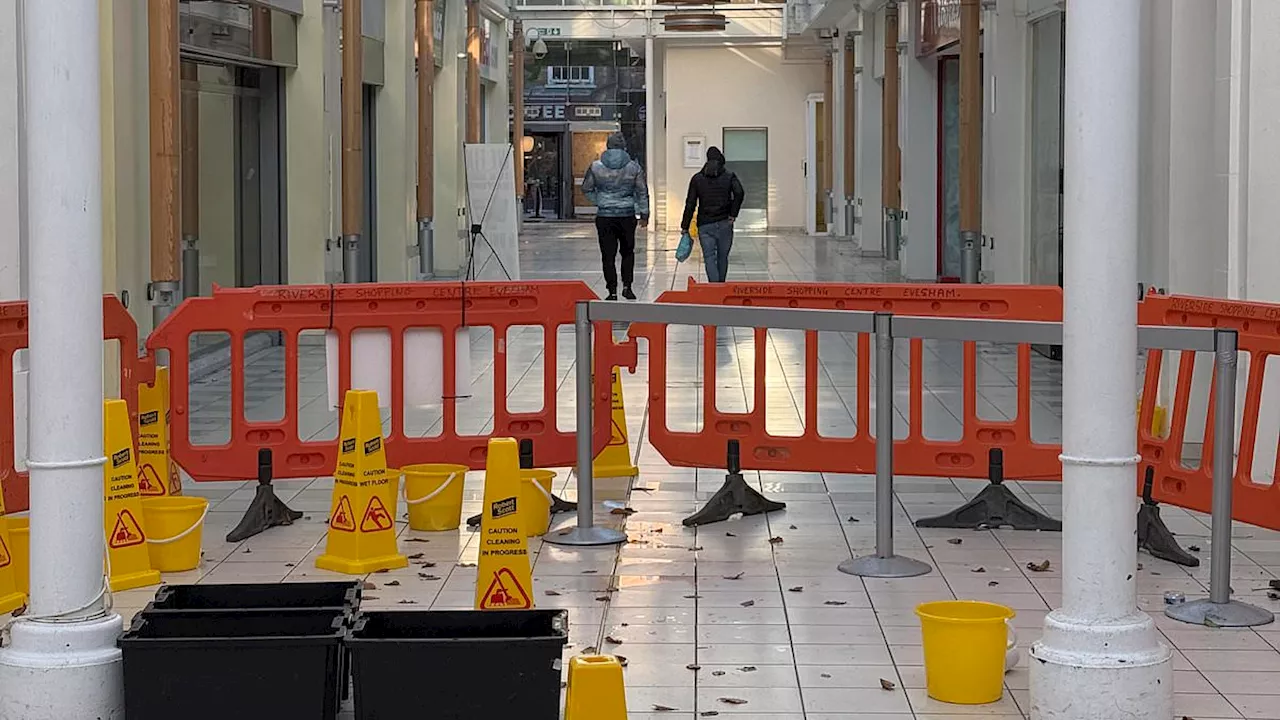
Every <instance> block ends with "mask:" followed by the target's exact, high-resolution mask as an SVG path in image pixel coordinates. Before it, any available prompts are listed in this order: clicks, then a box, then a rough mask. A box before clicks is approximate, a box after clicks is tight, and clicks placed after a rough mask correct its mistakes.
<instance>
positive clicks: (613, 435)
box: [591, 367, 640, 478]
mask: <svg viewBox="0 0 1280 720" xmlns="http://www.w3.org/2000/svg"><path fill="white" fill-rule="evenodd" d="M610 398H611V402H610V406H611V407H610V414H609V421H610V422H609V444H608V445H605V446H604V449H603V450H601V451H600V454H599V455H597V456H596V459H595V461H594V462H592V463H591V474H592V476H593V477H598V478H623V477H635V476H637V475H639V474H640V469H639V468H637V467H636V466H635V465H633V464H632V463H631V444H630V442H629V441H628V439H627V409H626V407H625V406H624V405H623V402H622V378H621V377H620V373H619V372H618V368H616V367H615V368H613V392H612V393H611V394H610Z"/></svg>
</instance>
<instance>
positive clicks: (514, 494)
mask: <svg viewBox="0 0 1280 720" xmlns="http://www.w3.org/2000/svg"><path fill="white" fill-rule="evenodd" d="M520 498H521V488H520V449H519V447H518V446H517V445H516V441H515V440H513V439H511V438H494V439H492V440H490V441H489V453H488V458H487V461H486V463H485V473H484V512H482V513H481V515H480V562H479V567H478V568H477V572H476V609H477V610H531V609H533V574H532V572H531V565H530V563H529V546H528V543H527V541H526V540H525V526H524V522H523V520H522V519H521V512H523V511H524V507H523V502H522V501H521V500H520Z"/></svg>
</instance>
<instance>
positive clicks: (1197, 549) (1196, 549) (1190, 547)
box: [1187, 545, 1200, 552]
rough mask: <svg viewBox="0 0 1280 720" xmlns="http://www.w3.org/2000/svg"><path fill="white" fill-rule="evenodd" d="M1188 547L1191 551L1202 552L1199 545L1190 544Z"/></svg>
mask: <svg viewBox="0 0 1280 720" xmlns="http://www.w3.org/2000/svg"><path fill="white" fill-rule="evenodd" d="M1187 549H1188V550H1190V551H1191V552H1200V546H1199V545H1188V546H1187Z"/></svg>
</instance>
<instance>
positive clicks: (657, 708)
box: [653, 703, 676, 712]
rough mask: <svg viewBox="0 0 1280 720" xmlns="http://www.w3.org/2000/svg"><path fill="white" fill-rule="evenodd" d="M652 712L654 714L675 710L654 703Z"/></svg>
mask: <svg viewBox="0 0 1280 720" xmlns="http://www.w3.org/2000/svg"><path fill="white" fill-rule="evenodd" d="M653 711H654V712H675V711H676V708H673V707H670V706H668V705H659V704H657V703H654V705H653Z"/></svg>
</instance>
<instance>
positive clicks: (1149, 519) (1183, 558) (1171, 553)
mask: <svg viewBox="0 0 1280 720" xmlns="http://www.w3.org/2000/svg"><path fill="white" fill-rule="evenodd" d="M1155 473H1156V471H1155V468H1150V467H1149V468H1147V472H1146V477H1144V478H1143V481H1142V504H1141V505H1139V506H1138V549H1139V550H1146V551H1147V552H1149V553H1151V557H1154V558H1160V559H1161V560H1168V561H1169V562H1171V563H1177V564H1179V565H1185V566H1187V567H1200V558H1198V557H1196V556H1195V555H1192V554H1191V553H1189V552H1187V551H1186V550H1183V549H1182V546H1181V545H1179V544H1178V540H1177V538H1175V537H1174V535H1173V531H1172V530H1170V529H1169V527H1168V526H1167V525H1165V524H1164V519H1163V518H1161V517H1160V505H1159V504H1158V503H1156V501H1155V500H1152V499H1151V486H1152V484H1153V483H1154V482H1155Z"/></svg>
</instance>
